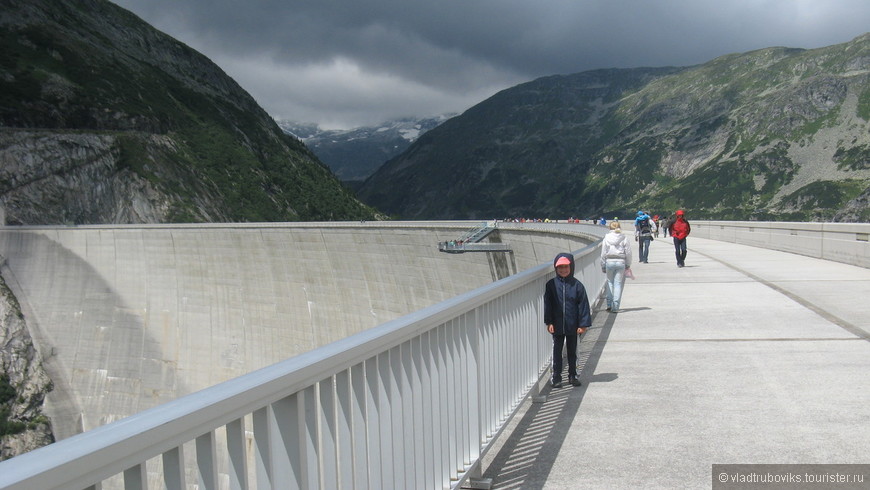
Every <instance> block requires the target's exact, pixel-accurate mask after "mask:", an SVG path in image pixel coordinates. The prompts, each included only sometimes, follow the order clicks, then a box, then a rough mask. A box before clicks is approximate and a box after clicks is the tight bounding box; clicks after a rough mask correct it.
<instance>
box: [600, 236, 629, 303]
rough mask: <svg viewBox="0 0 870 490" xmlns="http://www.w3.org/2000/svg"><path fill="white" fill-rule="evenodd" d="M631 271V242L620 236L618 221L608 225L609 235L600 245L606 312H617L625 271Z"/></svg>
mask: <svg viewBox="0 0 870 490" xmlns="http://www.w3.org/2000/svg"><path fill="white" fill-rule="evenodd" d="M628 269H631V240H629V239H628V238H627V237H626V236H625V235H623V234H622V229H621V228H620V227H619V222H618V221H613V222H611V223H610V233H608V234H606V235H604V240H603V241H602V243H601V272H604V273H606V274H607V311H611V312H613V313H617V312H619V301H620V299H622V286H623V285H624V284H625V271H626V270H628Z"/></svg>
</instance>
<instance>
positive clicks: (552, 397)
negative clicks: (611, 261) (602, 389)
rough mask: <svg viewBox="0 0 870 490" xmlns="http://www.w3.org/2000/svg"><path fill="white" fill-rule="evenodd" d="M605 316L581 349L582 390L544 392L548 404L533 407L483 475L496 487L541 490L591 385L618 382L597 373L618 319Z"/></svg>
mask: <svg viewBox="0 0 870 490" xmlns="http://www.w3.org/2000/svg"><path fill="white" fill-rule="evenodd" d="M602 313H604V312H602ZM604 314H605V315H606V318H605V319H604V321H603V322H602V323H601V324H600V325H595V323H597V322H594V323H593V326H592V327H591V328H590V329H589V330H588V331H587V332H586V334H585V335H584V336H583V337H582V338H581V340H580V343H579V346H578V352H577V364H578V372H579V374H580V379H581V380H583V386H581V387H579V388H574V387H571V386H570V385H567V386H566V387H563V388H557V389H552V388H547V389H546V391H544V393H543V394H545V395H546V401H544V402H543V403H531V407H530V408H529V409H528V410H527V411H526V413H525V414H524V415H523V417H522V418H521V419H520V420H519V422H517V425H516V427H515V428H514V429H513V431H512V432H511V433H512V434H513V436H512V437H511V438H510V439H508V440H507V441H506V442H505V443H504V445H503V446H502V447H501V449H500V450H499V451H498V453H497V454H496V455H495V457H494V458H493V460H492V462H491V463H490V465H489V467H488V469H487V470H486V471H485V473H484V477H485V478H491V479H492V488H493V489H496V488H498V489H523V490H526V489H541V488H543V487H544V484H545V483H546V482H547V476H548V475H549V473H550V471H551V469H552V468H553V466H554V465H555V463H556V458H557V457H558V456H559V451H560V449H561V448H562V444H563V443H564V442H565V437H566V435H567V432H568V427H570V425H571V424H572V422H573V420H574V417H575V416H576V415H577V412H578V411H579V410H580V405H581V404H582V403H583V398H584V396H585V395H586V389H587V388H588V387H589V383H590V382H592V383H600V382H605V383H606V382H611V381H615V380H616V379H618V378H619V375H618V374H617V373H601V374H593V373H595V368H596V367H597V366H598V361H599V359H600V358H601V353H602V352H603V351H604V346H605V344H606V343H607V339H608V337H609V336H610V331H611V329H612V328H613V323H614V321H615V320H616V315H609V314H606V313H604ZM596 319H597V318H596ZM566 362H567V361H566ZM578 462H579V460H578Z"/></svg>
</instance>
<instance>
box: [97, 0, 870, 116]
mask: <svg viewBox="0 0 870 490" xmlns="http://www.w3.org/2000/svg"><path fill="white" fill-rule="evenodd" d="M114 2H115V3H117V4H118V5H120V6H122V7H124V8H126V9H129V10H131V11H132V12H133V13H135V14H137V15H139V16H140V17H142V18H143V19H144V20H145V21H146V22H148V23H150V24H151V25H153V26H154V27H156V28H158V29H160V30H161V31H164V32H166V33H167V34H169V35H171V36H173V37H175V38H176V39H178V40H180V41H182V42H184V43H185V44H187V45H189V46H191V47H192V48H194V49H196V50H198V51H200V52H201V53H203V54H205V55H206V56H208V57H209V58H210V59H211V60H212V61H214V62H215V63H217V64H218V65H219V66H220V67H221V68H222V69H223V70H224V71H226V72H227V73H228V74H229V75H230V76H231V77H233V78H234V79H235V80H236V81H237V82H238V83H239V84H240V85H241V86H242V87H243V88H245V89H246V90H247V91H248V92H249V93H250V94H251V95H252V96H253V97H254V98H255V99H256V100H257V102H259V104H260V105H261V106H262V107H263V108H264V109H266V111H267V112H269V114H271V115H272V116H273V117H276V118H281V119H290V120H293V121H297V122H314V123H318V124H320V125H321V126H322V127H325V128H350V127H356V126H362V125H373V124H377V123H379V122H382V121H385V120H388V119H392V118H397V117H404V116H415V117H423V116H434V115H439V114H443V113H450V112H462V111H464V110H465V109H468V108H469V107H471V106H473V105H474V104H476V103H478V102H481V101H482V100H484V99H486V98H487V97H489V96H491V95H493V94H494V93H496V92H498V91H499V90H502V89H505V88H508V87H511V86H514V85H517V84H519V83H522V82H526V81H529V80H533V79H535V78H538V77H541V76H546V75H554V74H568V73H577V72H581V71H586V70H592V69H596V68H632V67H641V66H645V67H654V66H689V65H694V64H698V63H703V62H706V61H709V60H711V59H713V58H716V57H718V56H721V55H725V54H730V53H737V52H745V51H751V50H754V49H759V48H765V47H771V46H786V47H794V48H818V47H823V46H829V45H832V44H839V43H843V42H847V41H849V40H851V39H853V38H855V37H857V36H859V35H861V34H863V33H865V32H867V31H870V1H868V0H114Z"/></svg>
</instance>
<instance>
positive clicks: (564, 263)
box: [556, 257, 571, 267]
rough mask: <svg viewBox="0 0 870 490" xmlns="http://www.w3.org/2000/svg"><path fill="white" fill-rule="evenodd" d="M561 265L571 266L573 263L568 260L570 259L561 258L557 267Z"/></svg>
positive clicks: (557, 262)
mask: <svg viewBox="0 0 870 490" xmlns="http://www.w3.org/2000/svg"><path fill="white" fill-rule="evenodd" d="M560 265H571V261H570V260H568V257H559V260H557V261H556V267H559V266H560Z"/></svg>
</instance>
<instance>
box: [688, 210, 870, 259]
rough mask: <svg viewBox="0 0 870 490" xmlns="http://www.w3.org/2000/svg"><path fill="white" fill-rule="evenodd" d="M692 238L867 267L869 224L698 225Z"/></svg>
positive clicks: (693, 230)
mask: <svg viewBox="0 0 870 490" xmlns="http://www.w3.org/2000/svg"><path fill="white" fill-rule="evenodd" d="M689 222H690V223H691V224H692V236H695V237H699V238H710V239H713V240H721V241H726V242H732V243H739V244H742V245H750V246H753V247H762V248H768V249H773V250H781V251H784V252H792V253H796V254H800V255H807V256H809V257H816V258H820V259H826V260H833V261H836V262H843V263H846V264H852V265H858V266H861V267H870V241H868V237H870V224H868V223H791V222H775V221H698V220H689Z"/></svg>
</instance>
